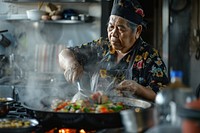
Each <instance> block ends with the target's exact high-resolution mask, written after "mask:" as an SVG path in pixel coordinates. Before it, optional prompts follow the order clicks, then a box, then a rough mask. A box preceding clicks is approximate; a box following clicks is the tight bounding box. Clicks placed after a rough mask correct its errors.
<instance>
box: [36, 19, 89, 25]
mask: <svg viewBox="0 0 200 133" xmlns="http://www.w3.org/2000/svg"><path fill="white" fill-rule="evenodd" d="M39 22H44V23H60V24H78V23H86V22H84V21H79V20H40V21H39Z"/></svg>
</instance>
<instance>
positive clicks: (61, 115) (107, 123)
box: [22, 97, 154, 131]
mask: <svg viewBox="0 0 200 133" xmlns="http://www.w3.org/2000/svg"><path fill="white" fill-rule="evenodd" d="M112 100H113V101H116V102H117V101H121V102H124V104H126V105H129V106H130V107H131V110H132V111H133V112H134V113H135V114H136V119H137V120H138V121H140V123H141V121H142V122H143V123H142V127H141V126H140V131H141V128H142V130H145V129H148V128H149V127H151V126H153V124H154V123H153V108H154V106H153V103H151V102H148V101H144V100H141V99H135V98H125V97H112ZM22 105H23V106H24V107H25V108H26V109H27V112H28V113H29V114H30V115H31V116H32V117H34V118H36V119H37V120H38V121H39V122H40V123H41V124H42V125H43V126H47V127H48V126H49V128H50V127H52V126H54V127H59V128H62V127H67V128H76V129H89V130H91V129H95V130H97V129H105V128H121V127H123V123H122V120H121V115H120V112H117V113H65V112H53V111H48V109H37V108H35V107H32V106H31V105H29V104H28V103H22Z"/></svg>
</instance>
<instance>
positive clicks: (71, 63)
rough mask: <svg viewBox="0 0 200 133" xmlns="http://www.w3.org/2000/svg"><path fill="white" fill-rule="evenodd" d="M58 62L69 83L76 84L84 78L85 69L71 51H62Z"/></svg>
mask: <svg viewBox="0 0 200 133" xmlns="http://www.w3.org/2000/svg"><path fill="white" fill-rule="evenodd" d="M58 60H59V64H60V67H61V68H62V69H64V76H65V79H66V80H67V81H68V82H72V83H74V82H75V81H76V80H78V79H79V78H80V77H81V76H82V74H83V67H82V66H81V65H80V63H79V62H78V61H77V60H76V58H75V56H74V54H73V53H72V52H71V51H70V50H69V49H64V50H62V51H61V52H60V53H59V56H58Z"/></svg>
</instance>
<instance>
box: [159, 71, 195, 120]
mask: <svg viewBox="0 0 200 133" xmlns="http://www.w3.org/2000/svg"><path fill="white" fill-rule="evenodd" d="M170 77H171V79H170V83H169V84H168V86H167V87H166V88H164V89H163V90H161V91H160V92H158V94H157V96H156V99H155V103H156V110H157V116H158V118H159V119H158V123H159V124H162V123H171V124H180V123H179V122H180V121H179V119H178V117H177V109H178V108H179V107H181V106H184V105H185V103H187V102H191V101H192V100H193V99H194V98H195V95H194V93H193V91H192V89H191V88H189V87H187V86H186V85H185V84H184V83H183V81H182V78H183V72H182V71H176V70H175V71H174V70H173V71H171V72H170Z"/></svg>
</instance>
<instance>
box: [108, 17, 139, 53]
mask: <svg viewBox="0 0 200 133" xmlns="http://www.w3.org/2000/svg"><path fill="white" fill-rule="evenodd" d="M107 32H108V39H109V40H110V43H111V45H112V47H113V49H115V50H116V51H118V52H121V53H126V52H128V51H129V49H130V48H131V47H132V46H133V45H134V43H135V41H136V38H138V37H139V36H138V32H137V29H136V30H135V31H133V30H132V29H131V28H130V27H129V25H128V22H127V20H126V19H123V18H121V17H119V16H115V15H111V16H110V20H109V23H108V28H107ZM139 35H140V33H139Z"/></svg>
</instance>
